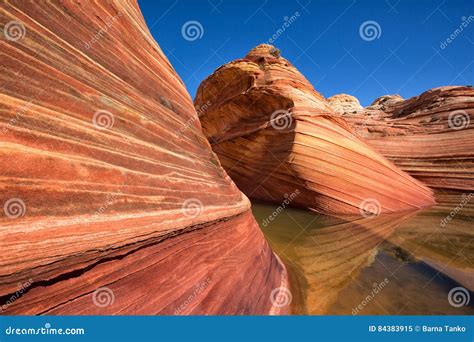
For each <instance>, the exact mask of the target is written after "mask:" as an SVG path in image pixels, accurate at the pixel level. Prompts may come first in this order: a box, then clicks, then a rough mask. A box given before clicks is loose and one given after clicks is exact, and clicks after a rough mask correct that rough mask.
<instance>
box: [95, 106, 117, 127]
mask: <svg viewBox="0 0 474 342" xmlns="http://www.w3.org/2000/svg"><path fill="white" fill-rule="evenodd" d="M114 123H115V117H114V115H113V114H112V113H111V112H109V111H108V110H104V109H100V110H98V111H96V112H95V113H94V115H93V117H92V124H93V125H94V126H95V127H97V128H98V129H102V130H105V129H109V128H112V126H113V125H114Z"/></svg>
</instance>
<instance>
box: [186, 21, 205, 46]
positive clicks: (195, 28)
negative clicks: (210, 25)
mask: <svg viewBox="0 0 474 342" xmlns="http://www.w3.org/2000/svg"><path fill="white" fill-rule="evenodd" d="M181 35H182V36H183V38H184V39H186V40H187V41H188V42H193V41H195V40H198V39H201V38H202V36H203V35H204V27H202V25H201V23H200V22H199V21H197V20H190V21H187V22H185V23H184V24H183V26H182V27H181Z"/></svg>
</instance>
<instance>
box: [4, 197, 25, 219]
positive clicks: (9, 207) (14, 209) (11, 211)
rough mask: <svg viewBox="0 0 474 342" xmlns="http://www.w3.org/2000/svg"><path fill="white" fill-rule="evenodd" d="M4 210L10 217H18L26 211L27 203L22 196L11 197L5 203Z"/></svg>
mask: <svg viewBox="0 0 474 342" xmlns="http://www.w3.org/2000/svg"><path fill="white" fill-rule="evenodd" d="M3 211H4V212H5V215H7V217H9V218H18V217H21V216H24V215H25V213H26V205H25V202H23V201H22V200H21V199H20V198H10V199H9V200H8V201H6V202H5V204H4V205H3Z"/></svg>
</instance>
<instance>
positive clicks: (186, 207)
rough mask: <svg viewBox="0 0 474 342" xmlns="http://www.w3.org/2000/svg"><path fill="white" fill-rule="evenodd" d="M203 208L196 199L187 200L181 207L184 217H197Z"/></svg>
mask: <svg viewBox="0 0 474 342" xmlns="http://www.w3.org/2000/svg"><path fill="white" fill-rule="evenodd" d="M203 208H204V206H203V205H202V202H201V201H200V200H198V199H197V198H189V199H187V200H186V201H184V203H183V205H182V206H181V210H182V211H183V214H184V216H187V217H197V216H199V215H201V214H202V211H203Z"/></svg>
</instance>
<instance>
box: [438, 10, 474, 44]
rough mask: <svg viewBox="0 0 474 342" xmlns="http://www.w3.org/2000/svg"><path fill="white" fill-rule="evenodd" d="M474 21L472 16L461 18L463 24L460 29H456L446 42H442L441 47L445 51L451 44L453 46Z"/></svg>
mask: <svg viewBox="0 0 474 342" xmlns="http://www.w3.org/2000/svg"><path fill="white" fill-rule="evenodd" d="M472 21H474V16H473V15H470V16H469V17H465V16H463V17H461V24H459V27H458V28H457V29H455V30H454V31H453V33H451V34H450V35H449V37H448V38H446V39H445V40H444V41H442V42H441V43H440V44H439V47H440V48H441V49H442V50H444V49H446V48H447V47H448V45H449V44H451V43H452V42H453V41H454V40H455V39H456V38H457V37H458V36H459V35H460V34H461V33H462V32H463V31H464V29H465V28H467V26H468V25H469V24H470V23H471V22H472Z"/></svg>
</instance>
